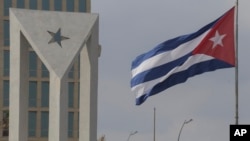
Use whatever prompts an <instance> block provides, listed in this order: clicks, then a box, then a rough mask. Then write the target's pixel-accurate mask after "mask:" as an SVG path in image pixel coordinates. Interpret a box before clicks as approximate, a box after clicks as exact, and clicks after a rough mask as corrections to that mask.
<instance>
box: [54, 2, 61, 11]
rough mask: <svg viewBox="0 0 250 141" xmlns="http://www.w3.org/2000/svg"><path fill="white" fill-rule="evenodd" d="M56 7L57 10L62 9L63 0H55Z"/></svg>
mask: <svg viewBox="0 0 250 141" xmlns="http://www.w3.org/2000/svg"><path fill="white" fill-rule="evenodd" d="M54 9H55V10H56V11H61V10H62V0H54Z"/></svg>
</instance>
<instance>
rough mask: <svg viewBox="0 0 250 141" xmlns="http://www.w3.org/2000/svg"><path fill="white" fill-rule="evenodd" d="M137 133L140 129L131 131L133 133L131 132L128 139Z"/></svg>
mask: <svg viewBox="0 0 250 141" xmlns="http://www.w3.org/2000/svg"><path fill="white" fill-rule="evenodd" d="M136 133H138V131H134V132H131V133H130V134H129V136H128V139H127V141H129V138H130V137H131V136H133V135H135V134H136Z"/></svg>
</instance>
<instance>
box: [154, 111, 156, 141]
mask: <svg viewBox="0 0 250 141" xmlns="http://www.w3.org/2000/svg"><path fill="white" fill-rule="evenodd" d="M155 111H156V109H155V107H154V138H153V140H154V141H155Z"/></svg>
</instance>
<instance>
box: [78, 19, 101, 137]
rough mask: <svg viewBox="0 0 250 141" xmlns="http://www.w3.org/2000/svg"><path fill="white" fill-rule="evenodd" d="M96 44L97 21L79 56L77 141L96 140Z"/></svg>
mask: <svg viewBox="0 0 250 141" xmlns="http://www.w3.org/2000/svg"><path fill="white" fill-rule="evenodd" d="M98 43H99V42H98V21H97V22H96V23H95V24H94V26H93V29H92V34H91V35H90V37H89V40H88V41H87V44H86V45H85V47H83V49H82V51H81V54H80V70H81V72H80V107H79V113H80V117H79V118H80V120H79V141H95V140H97V133H96V131H97V107H98V104H97V101H98V100H97V88H98V57H99V44H98ZM87 113H88V114H87Z"/></svg>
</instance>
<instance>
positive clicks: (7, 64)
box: [3, 50, 10, 76]
mask: <svg viewBox="0 0 250 141" xmlns="http://www.w3.org/2000/svg"><path fill="white" fill-rule="evenodd" d="M3 59H4V62H3V75H4V76H9V72H10V51H9V50H4V53H3Z"/></svg>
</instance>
